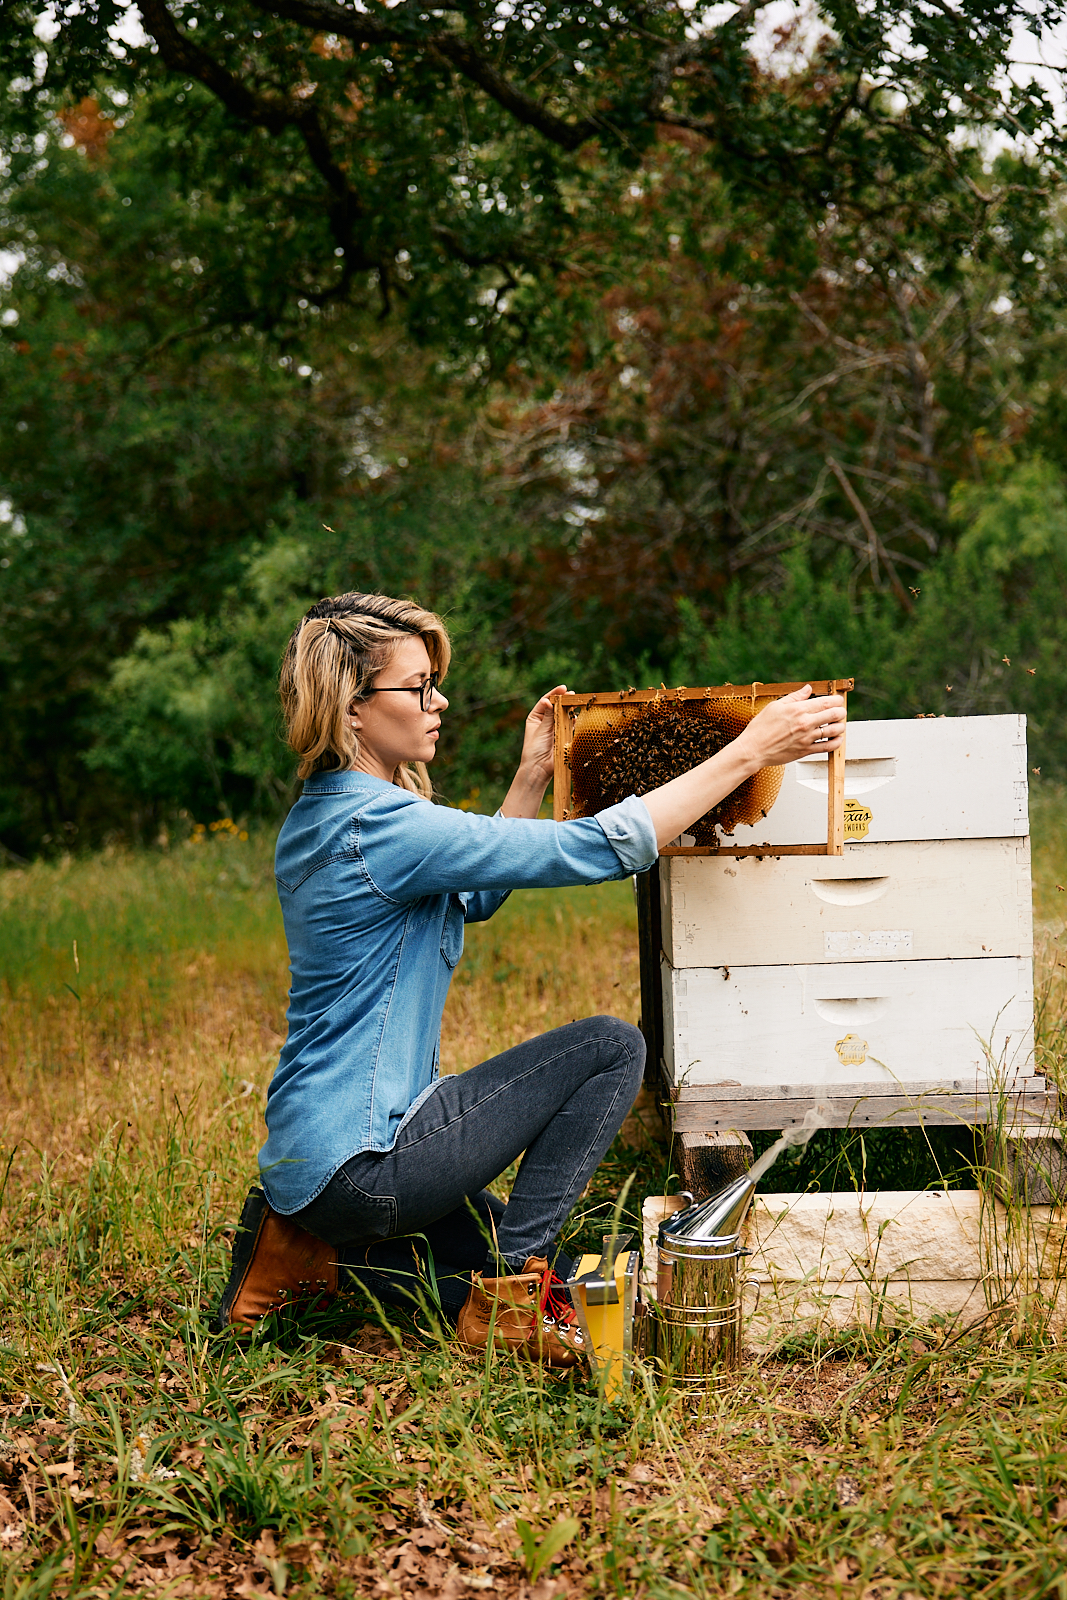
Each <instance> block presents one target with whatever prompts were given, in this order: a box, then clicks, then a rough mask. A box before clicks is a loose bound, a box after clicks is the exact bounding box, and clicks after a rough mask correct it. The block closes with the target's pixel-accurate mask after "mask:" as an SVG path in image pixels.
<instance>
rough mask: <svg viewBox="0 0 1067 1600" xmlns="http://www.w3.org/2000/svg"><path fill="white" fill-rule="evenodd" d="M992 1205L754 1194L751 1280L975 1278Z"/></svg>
mask: <svg viewBox="0 0 1067 1600" xmlns="http://www.w3.org/2000/svg"><path fill="white" fill-rule="evenodd" d="M990 1204H991V1202H990V1201H989V1200H988V1199H987V1198H985V1197H983V1196H982V1195H981V1194H980V1193H979V1192H978V1191H977V1190H949V1191H947V1192H944V1191H934V1192H932V1191H929V1190H918V1189H901V1190H893V1191H885V1192H881V1193H873V1194H848V1193H845V1194H768V1195H757V1197H756V1199H755V1201H754V1202H753V1205H752V1210H751V1211H750V1212H749V1216H748V1226H747V1229H746V1236H745V1243H746V1244H747V1245H748V1247H749V1249H750V1250H751V1251H752V1252H753V1254H752V1256H751V1258H750V1260H749V1262H748V1272H749V1276H750V1277H756V1278H760V1279H763V1280H765V1281H768V1282H769V1281H772V1280H774V1279H777V1278H787V1279H805V1278H811V1277H816V1278H824V1277H832V1278H833V1279H835V1280H836V1281H839V1282H857V1281H862V1280H864V1279H870V1278H871V1277H872V1276H875V1277H877V1278H879V1279H885V1278H899V1277H905V1278H909V1279H911V1280H915V1279H923V1280H925V1279H936V1280H958V1279H961V1278H963V1279H976V1278H980V1277H981V1276H982V1270H983V1269H982V1261H981V1244H980V1239H981V1220H982V1209H983V1206H984V1207H985V1208H986V1209H988V1208H989V1206H990Z"/></svg>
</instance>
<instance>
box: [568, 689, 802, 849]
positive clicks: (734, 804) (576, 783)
mask: <svg viewBox="0 0 1067 1600" xmlns="http://www.w3.org/2000/svg"><path fill="white" fill-rule="evenodd" d="M772 699H773V696H757V697H756V698H755V700H753V699H751V698H750V697H749V696H747V695H746V696H745V697H744V698H742V697H741V696H737V697H736V698H734V697H732V696H726V697H723V698H722V699H707V700H705V699H691V700H672V699H662V700H644V701H634V702H630V703H629V704H627V703H623V704H621V705H589V706H584V707H583V708H582V710H581V711H580V712H579V713H578V717H577V719H576V721H575V725H574V736H573V738H572V741H571V745H570V749H569V751H568V752H567V762H568V765H569V767H570V770H571V804H570V808H569V811H568V815H570V816H572V817H592V816H595V815H596V813H597V812H598V811H603V810H604V808H605V806H610V805H614V804H615V803H616V802H617V801H619V800H625V798H626V796H627V795H630V794H637V795H642V794H648V793H649V791H650V790H652V789H658V788H659V787H660V786H661V785H662V784H664V783H668V782H669V781H670V780H671V778H678V777H681V775H682V773H683V772H688V771H689V769H690V768H691V767H695V766H697V765H698V764H699V763H700V762H701V761H706V760H707V759H708V757H709V756H714V755H717V754H718V752H719V751H720V750H722V749H724V748H725V746H726V745H728V744H729V743H730V741H731V740H732V739H736V738H737V736H738V734H739V733H741V732H743V730H744V729H745V728H746V727H747V726H748V724H749V722H750V721H751V720H752V718H753V717H754V716H756V715H758V713H759V712H760V711H762V709H763V707H764V706H767V705H770V704H771V701H772ZM783 770H784V769H783V768H782V767H763V768H762V769H761V770H760V771H759V772H756V773H754V774H753V776H752V777H751V778H746V780H745V782H744V783H742V784H740V785H739V786H738V787H737V788H736V789H734V790H733V791H732V793H730V794H728V795H727V796H726V797H725V799H723V800H720V801H719V803H718V805H717V806H714V807H713V808H712V809H711V810H710V811H708V812H706V813H705V815H704V816H702V817H701V818H700V819H699V820H698V821H697V822H694V824H693V825H692V827H691V828H690V829H689V830H688V833H689V834H690V836H691V837H692V838H693V839H694V840H695V841H696V843H697V844H698V845H710V846H712V847H714V846H715V845H717V844H718V842H719V833H720V832H721V833H723V834H727V835H729V834H732V833H733V831H734V829H735V828H736V827H737V826H738V824H739V823H740V824H746V825H751V824H753V823H756V822H758V821H759V820H760V818H761V817H765V816H766V815H767V813H768V811H770V809H771V807H772V806H773V804H774V802H775V801H776V800H777V798H778V794H779V791H780V790H781V787H782V773H783Z"/></svg>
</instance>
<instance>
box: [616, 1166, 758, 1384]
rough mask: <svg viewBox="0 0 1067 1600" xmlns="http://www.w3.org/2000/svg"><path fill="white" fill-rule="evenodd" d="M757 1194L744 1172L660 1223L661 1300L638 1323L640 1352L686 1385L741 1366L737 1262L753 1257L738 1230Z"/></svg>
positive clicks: (707, 1380)
mask: <svg viewBox="0 0 1067 1600" xmlns="http://www.w3.org/2000/svg"><path fill="white" fill-rule="evenodd" d="M755 1192H756V1181H755V1178H754V1177H753V1175H752V1174H751V1173H750V1172H749V1173H745V1174H744V1176H743V1177H740V1178H738V1179H736V1180H735V1182H733V1183H732V1184H730V1185H729V1187H728V1188H726V1189H724V1190H723V1191H722V1192H721V1193H720V1194H717V1195H712V1197H711V1199H710V1200H705V1201H703V1202H702V1203H701V1204H700V1205H689V1206H687V1207H686V1208H685V1210H684V1211H676V1212H675V1213H674V1215H673V1216H671V1217H668V1218H667V1219H666V1221H665V1222H662V1223H661V1224H660V1227H659V1235H658V1247H659V1262H658V1274H657V1291H658V1292H657V1301H658V1303H657V1304H655V1305H651V1306H649V1308H648V1314H647V1316H645V1317H644V1318H643V1319H642V1322H643V1324H644V1326H643V1328H642V1333H643V1335H644V1341H643V1342H644V1351H645V1354H646V1355H647V1356H654V1357H655V1358H656V1359H657V1362H658V1363H659V1364H660V1366H661V1368H662V1370H663V1372H664V1375H667V1374H670V1375H671V1377H672V1378H673V1380H674V1382H675V1383H678V1384H680V1385H681V1386H682V1387H683V1388H687V1389H694V1390H696V1389H706V1388H707V1387H708V1385H709V1384H711V1383H714V1382H716V1381H717V1380H718V1379H719V1378H721V1377H723V1376H724V1375H725V1374H726V1373H728V1372H730V1371H732V1370H733V1369H734V1368H735V1367H736V1366H737V1365H738V1363H739V1362H740V1359H741V1290H742V1273H741V1262H742V1260H743V1258H744V1257H745V1256H747V1255H749V1254H750V1252H749V1251H748V1250H747V1249H746V1248H745V1247H744V1245H742V1243H741V1227H742V1224H743V1223H744V1220H745V1217H746V1215H747V1214H748V1208H749V1206H750V1205H751V1204H752V1199H753V1196H754V1195H755ZM687 1198H688V1199H690V1200H691V1199H692V1196H691V1195H689V1196H687Z"/></svg>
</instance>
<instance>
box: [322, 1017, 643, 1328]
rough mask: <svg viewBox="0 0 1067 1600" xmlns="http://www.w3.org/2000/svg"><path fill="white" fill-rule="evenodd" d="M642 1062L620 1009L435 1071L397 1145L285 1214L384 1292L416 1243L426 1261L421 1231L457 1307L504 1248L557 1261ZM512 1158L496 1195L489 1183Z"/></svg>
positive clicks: (516, 1258)
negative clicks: (506, 1182)
mask: <svg viewBox="0 0 1067 1600" xmlns="http://www.w3.org/2000/svg"><path fill="white" fill-rule="evenodd" d="M644 1061H645V1043H644V1040H643V1038H642V1037H641V1034H640V1033H639V1032H638V1031H637V1029H636V1028H634V1027H632V1026H631V1025H630V1024H629V1023H628V1022H620V1021H619V1020H618V1018H617V1017H587V1018H585V1019H584V1020H583V1021H581V1022H572V1023H569V1024H568V1025H567V1026H566V1027H564V1028H556V1029H554V1030H553V1031H552V1032H551V1033H545V1034H542V1035H541V1036H540V1037H539V1038H536V1039H528V1040H527V1041H526V1042H525V1043H524V1044H520V1045H516V1046H515V1048H514V1049H512V1050H505V1051H504V1053H503V1054H502V1055H499V1056H493V1057H492V1059H491V1060H489V1061H483V1062H481V1063H480V1065H478V1066H476V1067H472V1068H471V1069H470V1071H469V1072H462V1073H458V1074H456V1076H455V1077H447V1078H443V1079H442V1080H441V1082H440V1084H439V1085H438V1087H437V1088H436V1089H435V1090H434V1092H433V1094H431V1095H429V1096H428V1098H427V1099H426V1100H425V1101H424V1102H423V1104H422V1105H421V1106H420V1107H419V1109H418V1111H417V1112H416V1113H415V1115H414V1116H413V1117H412V1118H411V1120H410V1121H409V1122H407V1123H405V1125H404V1127H403V1128H402V1129H401V1132H400V1135H399V1137H398V1139H397V1141H396V1144H395V1145H394V1146H393V1148H392V1150H387V1151H385V1152H378V1151H373V1150H365V1151H363V1152H362V1153H361V1154H359V1155H356V1156H353V1157H352V1158H351V1159H350V1160H349V1161H346V1162H345V1164H344V1166H343V1167H341V1168H340V1170H339V1171H338V1172H336V1173H335V1174H334V1176H333V1177H332V1178H331V1180H330V1182H329V1183H328V1184H327V1185H326V1188H325V1189H324V1190H323V1192H322V1193H321V1194H320V1195H319V1196H318V1197H317V1198H316V1199H315V1200H313V1201H312V1202H311V1204H310V1205H308V1206H305V1207H304V1209H303V1210H302V1211H298V1212H297V1213H296V1215H295V1216H294V1218H293V1221H294V1222H298V1223H299V1224H300V1226H301V1227H304V1228H307V1229H308V1231H309V1232H310V1233H313V1234H315V1235H316V1236H317V1237H318V1238H320V1239H325V1240H326V1242H327V1243H328V1244H332V1245H335V1246H336V1247H337V1248H338V1250H339V1252H340V1258H341V1262H342V1264H343V1265H345V1266H346V1267H347V1268H348V1269H349V1272H350V1273H351V1274H352V1276H354V1277H356V1278H358V1279H359V1280H361V1281H363V1282H365V1283H366V1285H367V1287H369V1288H371V1289H372V1290H373V1291H374V1292H375V1293H377V1294H379V1296H380V1297H381V1298H384V1299H388V1300H391V1301H395V1300H396V1299H397V1298H398V1292H399V1297H401V1298H402V1297H404V1290H405V1287H410V1285H411V1282H412V1279H411V1274H412V1272H413V1271H418V1265H417V1263H415V1262H414V1261H413V1257H412V1250H413V1248H415V1249H416V1250H417V1251H418V1252H419V1253H420V1254H421V1255H422V1258H423V1260H425V1246H424V1245H423V1244H422V1241H420V1240H417V1239H416V1240H412V1239H411V1237H410V1236H412V1235H424V1236H425V1239H426V1241H427V1242H428V1244H429V1247H430V1250H431V1251H432V1253H433V1259H434V1269H435V1272H436V1275H437V1279H438V1285H439V1289H440V1294H441V1303H442V1308H443V1309H444V1311H445V1313H446V1314H447V1315H450V1316H452V1317H455V1316H457V1315H458V1313H459V1310H460V1307H461V1306H462V1304H463V1301H464V1300H465V1299H466V1296H467V1291H468V1290H469V1288H470V1274H471V1271H472V1270H475V1271H479V1270H489V1271H490V1272H492V1271H494V1270H495V1269H494V1265H493V1264H494V1262H495V1261H496V1260H497V1259H499V1258H502V1259H503V1262H504V1263H505V1265H506V1266H507V1267H508V1268H509V1269H510V1270H512V1271H521V1270H522V1268H523V1266H524V1265H525V1263H526V1261H527V1259H528V1258H529V1257H530V1256H548V1257H549V1258H550V1259H552V1257H553V1256H554V1254H555V1241H556V1235H557V1234H558V1232H559V1229H560V1227H561V1226H562V1224H563V1222H564V1221H565V1219H566V1217H567V1215H568V1213H569V1212H570V1210H571V1208H572V1206H573V1205H574V1203H575V1201H576V1200H577V1199H578V1197H579V1195H580V1194H581V1193H582V1190H583V1189H584V1188H585V1186H586V1184H587V1183H588V1181H589V1179H590V1177H591V1176H592V1174H593V1172H594V1171H595V1170H596V1168H597V1166H598V1165H599V1163H600V1161H601V1159H602V1157H603V1156H604V1153H605V1152H606V1150H607V1148H608V1146H609V1145H610V1144H611V1141H612V1140H613V1139H614V1137H615V1135H616V1133H618V1131H619V1128H620V1127H621V1126H622V1122H623V1119H624V1118H625V1116H626V1113H627V1112H628V1111H629V1109H630V1107H631V1106H632V1104H633V1102H634V1099H635V1097H636V1095H637V1091H638V1089H639V1088H640V1086H641V1077H642V1072H643V1070H644ZM524 1151H525V1155H523V1152H524ZM520 1155H522V1163H521V1165H520V1167H519V1170H518V1174H517V1176H516V1178H515V1182H514V1184H513V1185H512V1190H511V1197H510V1199H509V1200H508V1203H507V1205H504V1204H503V1202H502V1201H500V1200H498V1199H497V1198H496V1197H495V1196H493V1195H490V1194H487V1193H486V1185H487V1184H489V1183H491V1182H492V1181H493V1180H494V1179H495V1178H498V1177H499V1176H500V1174H501V1172H503V1171H504V1170H505V1168H507V1167H508V1166H510V1164H511V1163H512V1162H513V1161H515V1160H516V1159H517V1157H518V1156H520ZM490 1219H491V1225H490ZM494 1231H495V1238H496V1244H495V1247H493V1248H489V1249H488V1250H487V1247H486V1239H487V1236H488V1237H489V1238H491V1237H492V1235H493V1233H494ZM401 1241H404V1242H401ZM559 1264H563V1263H558V1265H559ZM386 1291H389V1292H386Z"/></svg>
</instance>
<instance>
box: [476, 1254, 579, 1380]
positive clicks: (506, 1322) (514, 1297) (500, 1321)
mask: <svg viewBox="0 0 1067 1600" xmlns="http://www.w3.org/2000/svg"><path fill="white" fill-rule="evenodd" d="M554 1276H555V1275H554V1274H553V1273H552V1272H551V1271H550V1269H549V1265H548V1262H547V1261H546V1260H545V1258H544V1256H531V1257H530V1259H529V1260H528V1261H527V1263H526V1265H525V1267H524V1268H523V1270H522V1271H521V1272H515V1273H511V1274H509V1276H508V1277H506V1278H485V1277H483V1276H482V1274H481V1273H480V1272H475V1273H473V1274H472V1277H471V1292H470V1294H469V1295H468V1296H467V1299H466V1301H465V1302H464V1306H463V1310H462V1311H461V1312H460V1314H459V1321H458V1323H457V1324H456V1334H457V1336H458V1338H459V1341H460V1343H461V1344H465V1345H466V1346H467V1347H468V1349H471V1350H484V1349H485V1347H486V1345H487V1344H488V1343H489V1330H490V1327H492V1329H493V1344H494V1346H495V1347H496V1348H497V1349H502V1350H510V1351H512V1352H513V1353H514V1354H516V1355H524V1356H527V1357H529V1358H530V1359H531V1360H534V1361H539V1362H541V1364H542V1365H543V1366H546V1367H574V1366H577V1364H578V1362H579V1361H583V1360H584V1359H585V1341H584V1339H583V1337H582V1331H581V1329H580V1327H579V1326H578V1319H577V1317H576V1316H575V1315H574V1311H573V1309H572V1307H571V1305H570V1301H569V1300H567V1301H566V1303H565V1305H557V1304H556V1300H557V1298H558V1295H557V1294H554V1293H553V1283H552V1280H553V1278H554ZM556 1283H559V1280H558V1279H556ZM494 1318H495V1321H494Z"/></svg>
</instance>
